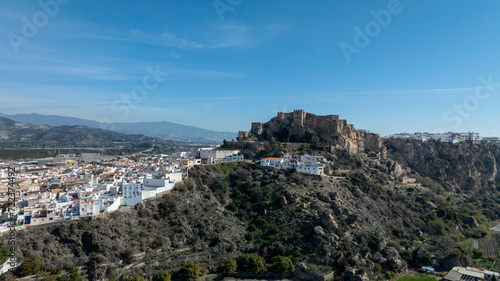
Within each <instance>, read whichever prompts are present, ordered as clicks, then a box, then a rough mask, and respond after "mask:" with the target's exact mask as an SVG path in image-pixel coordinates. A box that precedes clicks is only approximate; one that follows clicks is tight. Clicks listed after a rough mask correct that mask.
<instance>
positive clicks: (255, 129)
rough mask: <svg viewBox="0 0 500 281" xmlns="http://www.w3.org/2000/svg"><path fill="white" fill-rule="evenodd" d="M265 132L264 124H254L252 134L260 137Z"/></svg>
mask: <svg viewBox="0 0 500 281" xmlns="http://www.w3.org/2000/svg"><path fill="white" fill-rule="evenodd" d="M263 130H264V124H263V123H262V122H254V123H252V129H251V130H250V133H251V134H254V135H260V134H262V132H263Z"/></svg>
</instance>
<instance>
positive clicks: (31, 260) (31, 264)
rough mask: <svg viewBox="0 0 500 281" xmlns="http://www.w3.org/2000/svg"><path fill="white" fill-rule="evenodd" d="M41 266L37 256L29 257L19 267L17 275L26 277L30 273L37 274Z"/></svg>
mask: <svg viewBox="0 0 500 281" xmlns="http://www.w3.org/2000/svg"><path fill="white" fill-rule="evenodd" d="M41 266H42V261H41V260H40V258H39V257H37V256H30V257H28V258H27V259H25V260H23V262H22V263H21V265H20V266H19V273H20V274H21V275H28V274H31V273H37V272H38V271H39V270H40V267H41Z"/></svg>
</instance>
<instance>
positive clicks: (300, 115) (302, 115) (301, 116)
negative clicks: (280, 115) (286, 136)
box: [293, 109, 307, 126]
mask: <svg viewBox="0 0 500 281" xmlns="http://www.w3.org/2000/svg"><path fill="white" fill-rule="evenodd" d="M306 114H307V113H306V112H305V111H304V110H302V109H300V110H294V111H293V123H294V125H298V126H304V120H305V119H306Z"/></svg>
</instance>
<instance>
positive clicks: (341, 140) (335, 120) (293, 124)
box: [239, 110, 382, 152]
mask: <svg viewBox="0 0 500 281" xmlns="http://www.w3.org/2000/svg"><path fill="white" fill-rule="evenodd" d="M307 132H310V133H314V134H317V135H318V136H321V137H323V138H324V139H326V140H328V142H329V143H330V144H331V145H332V146H333V147H343V148H346V149H347V150H349V151H350V152H356V151H359V150H362V149H369V150H371V151H376V152H379V151H380V150H381V149H382V142H381V139H380V137H379V136H378V135H376V134H372V133H369V132H364V131H358V130H356V129H354V126H353V125H352V124H348V123H347V121H346V120H343V119H339V116H338V115H324V116H320V115H315V114H311V113H308V112H306V111H304V110H294V111H293V112H289V113H284V112H278V114H277V116H276V117H273V118H272V119H271V120H269V121H268V122H266V123H252V127H251V129H250V134H249V135H245V134H243V133H242V134H240V137H239V139H240V140H244V139H246V138H249V137H251V136H252V135H253V136H263V137H264V138H271V137H273V136H275V135H276V134H277V133H280V136H282V137H283V134H285V135H287V137H288V138H290V139H300V138H302V137H304V136H305V135H306V133H307Z"/></svg>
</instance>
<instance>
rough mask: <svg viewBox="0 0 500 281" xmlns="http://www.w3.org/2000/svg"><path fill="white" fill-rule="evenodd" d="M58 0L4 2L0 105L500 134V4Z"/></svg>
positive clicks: (226, 121) (216, 123)
mask: <svg viewBox="0 0 500 281" xmlns="http://www.w3.org/2000/svg"><path fill="white" fill-rule="evenodd" d="M59 1H60V2H56V0H42V2H41V3H48V4H47V7H48V10H47V11H46V10H44V8H43V7H42V6H41V5H40V4H39V3H38V2H37V1H7V0H0V7H1V9H0V32H1V33H2V36H1V37H0V51H1V52H0V98H1V102H0V112H2V113H7V114H15V113H32V112H35V113H41V114H57V115H66V116H74V117H80V118H86V119H92V120H96V121H103V122H104V121H112V122H136V121H162V120H163V121H170V122H175V123H180V124H186V125H193V126H198V127H202V128H207V129H213V130H218V131H238V130H248V129H249V128H250V122H253V121H267V120H268V119H269V118H271V117H273V116H275V114H276V112H277V111H285V112H288V111H292V110H294V109H304V110H306V111H308V112H311V113H315V114H319V115H326V114H339V115H340V116H341V118H343V119H347V121H348V122H349V123H353V124H354V125H355V127H356V128H361V129H370V130H372V131H374V132H377V133H381V134H382V135H387V134H390V133H396V132H405V131H406V132H416V131H430V132H438V131H477V132H480V133H481V134H482V135H485V136H487V135H490V134H491V135H493V136H500V126H499V124H498V121H499V117H500V113H499V110H498V109H499V108H500V83H496V82H495V81H499V82H500V69H499V66H500V52H499V50H500V49H499V42H500V40H499V39H498V38H499V37H498V34H500V18H499V17H498V11H499V10H500V1H486V0H461V1H458V0H447V1H444V0H427V1H411V0H400V1H397V0H384V1H379V0H377V1H355V3H354V1H347V0H345V1H326V0H318V1H314V2H311V1H296V0H273V1H259V0H252V1H250V0H217V1H212V0H203V1H201V0H193V1H166V0H163V1H159V0H158V1H152V0H145V1H130V0H120V1H117V0H107V1H95V0H87V1H76V0H70V1H68V0H64V1H63V0H59ZM54 3H57V4H56V5H54ZM214 3H215V5H214ZM49 4H51V5H49ZM56 6H57V8H56ZM216 7H217V8H216ZM217 9H218V10H217ZM374 14H376V15H377V14H378V15H380V18H379V21H377V19H376V18H375V16H374ZM387 15H390V18H388V17H387ZM384 16H385V17H384ZM30 25H32V26H31V27H34V28H35V29H36V30H35V31H33V29H30ZM356 30H361V32H362V33H363V34H362V35H359V33H357V31H356ZM356 37H359V38H356ZM363 37H364V38H365V39H366V38H368V40H369V43H366V41H365V42H362V40H361V39H360V38H363ZM356 40H357V41H356ZM356 42H357V43H358V44H356ZM361 43H363V44H361ZM341 46H350V47H349V48H350V49H349V50H351V51H352V50H355V52H353V53H352V54H351V55H348V56H346V55H345V49H343V48H342V47H341ZM16 51H17V52H16ZM147 69H149V70H150V71H148V70H147ZM158 70H159V72H161V74H157V75H159V76H157V77H156V78H157V79H156V80H155V79H154V77H152V76H151V74H149V73H150V72H151V71H153V72H155V71H158ZM148 76H151V77H148ZM144 79H146V80H147V83H148V84H146V85H147V88H148V89H146V88H145V87H144V85H143V80H144ZM488 80H490V81H492V82H490V83H484V82H481V81H488Z"/></svg>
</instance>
